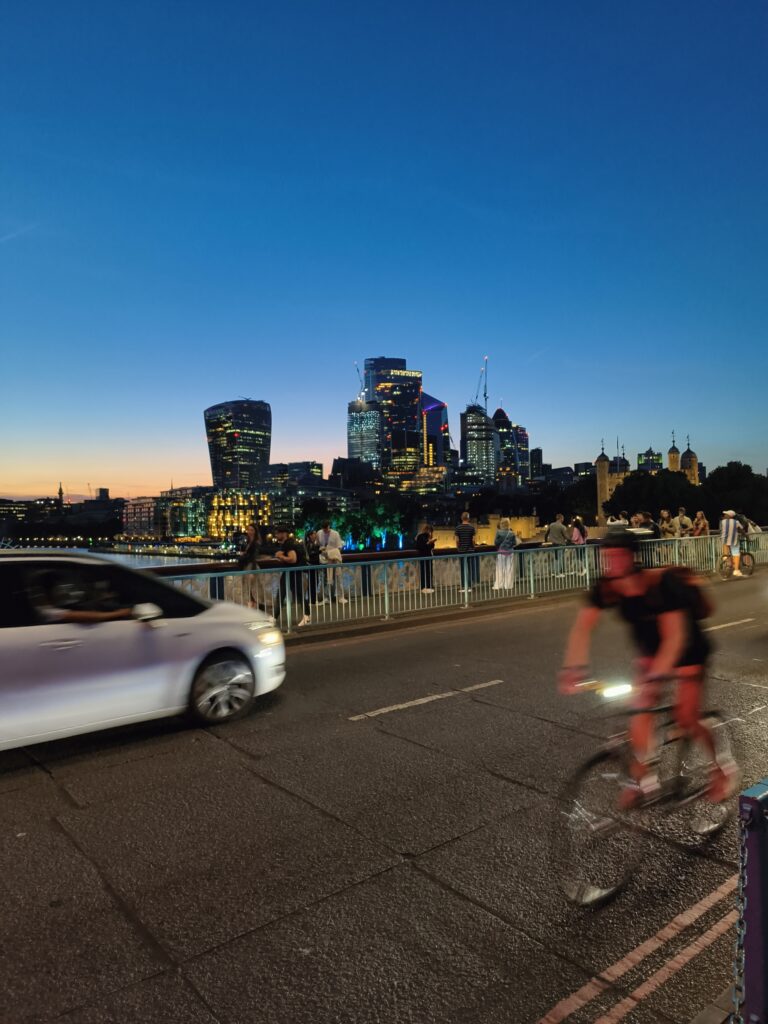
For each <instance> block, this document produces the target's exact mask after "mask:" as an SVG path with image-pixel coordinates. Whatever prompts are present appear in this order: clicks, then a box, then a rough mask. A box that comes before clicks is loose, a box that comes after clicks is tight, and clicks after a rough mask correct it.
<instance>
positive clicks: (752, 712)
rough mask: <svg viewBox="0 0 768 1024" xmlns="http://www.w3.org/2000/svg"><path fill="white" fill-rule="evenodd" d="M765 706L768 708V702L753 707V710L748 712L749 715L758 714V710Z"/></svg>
mask: <svg viewBox="0 0 768 1024" xmlns="http://www.w3.org/2000/svg"><path fill="white" fill-rule="evenodd" d="M764 708H768V704H761V705H760V707H757V708H752V710H751V711H748V712H747V715H756V714H757V712H758V711H762V710H763V709H764Z"/></svg>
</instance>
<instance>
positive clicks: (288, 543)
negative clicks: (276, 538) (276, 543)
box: [280, 537, 307, 565]
mask: <svg viewBox="0 0 768 1024" xmlns="http://www.w3.org/2000/svg"><path fill="white" fill-rule="evenodd" d="M280 550H281V551H282V552H283V554H284V555H287V554H288V552H289V551H295V552H296V561H295V562H294V563H293V564H294V565H306V564H307V552H306V551H305V549H304V545H303V544H302V542H301V541H300V540H296V538H295V537H288V539H287V540H284V541H283V543H282V544H281V545H280Z"/></svg>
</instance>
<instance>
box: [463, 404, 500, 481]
mask: <svg viewBox="0 0 768 1024" xmlns="http://www.w3.org/2000/svg"><path fill="white" fill-rule="evenodd" d="M461 457H462V461H463V463H464V469H465V470H466V472H467V473H471V474H473V475H474V476H476V477H478V478H479V479H480V480H482V482H483V483H487V484H490V483H493V482H494V481H495V479H496V472H497V470H498V468H499V433H498V431H497V430H496V427H495V425H494V422H493V420H492V419H491V418H490V416H486V413H485V409H484V408H483V407H482V405H468V406H467V409H466V412H463V413H462V414H461Z"/></svg>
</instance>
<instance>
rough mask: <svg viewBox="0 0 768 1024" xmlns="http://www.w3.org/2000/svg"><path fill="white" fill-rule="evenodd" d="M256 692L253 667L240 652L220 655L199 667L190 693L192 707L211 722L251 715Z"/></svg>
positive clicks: (203, 720)
mask: <svg viewBox="0 0 768 1024" xmlns="http://www.w3.org/2000/svg"><path fill="white" fill-rule="evenodd" d="M255 693H256V679H255V677H254V674H253V669H252V668H251V666H250V665H249V664H248V662H247V661H246V660H245V658H243V657H241V656H239V655H237V654H234V653H232V654H216V655H213V656H212V657H210V658H209V659H208V661H206V662H204V663H203V664H202V665H201V666H200V668H199V669H198V672H197V675H196V676H195V681H194V682H193V683H192V692H191V693H190V698H189V704H190V710H191V712H192V714H193V715H194V717H195V718H196V719H197V720H198V722H202V723H204V724H205V725H211V724H214V723H217V722H231V721H232V720H233V719H235V718H242V717H243V715H247V714H248V711H249V710H250V708H251V705H252V704H253V699H254V695H255Z"/></svg>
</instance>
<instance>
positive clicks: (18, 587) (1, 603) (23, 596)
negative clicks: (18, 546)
mask: <svg viewBox="0 0 768 1024" xmlns="http://www.w3.org/2000/svg"><path fill="white" fill-rule="evenodd" d="M38 624H39V619H38V617H37V615H36V614H35V611H34V609H33V607H32V605H31V603H30V601H29V597H28V595H27V591H26V588H25V586H24V581H23V576H22V569H21V566H20V565H19V563H18V562H8V563H6V564H5V565H3V564H0V629H9V628H14V627H16V628H18V627H19V626H36V625H38Z"/></svg>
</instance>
